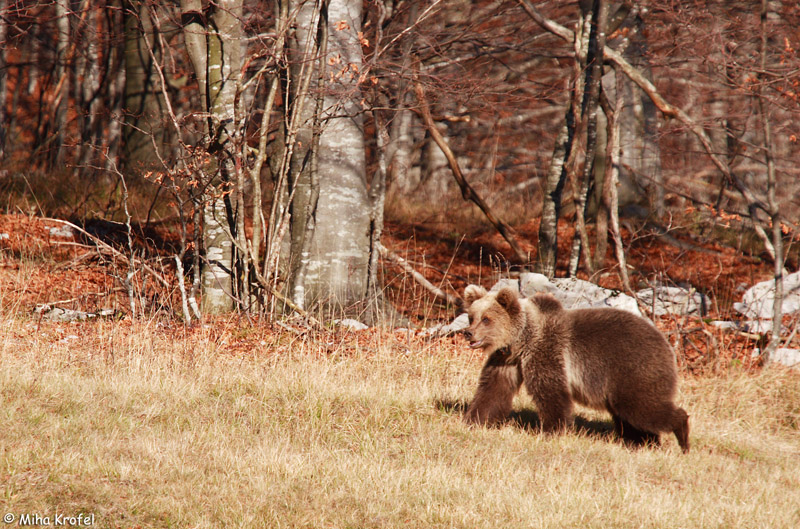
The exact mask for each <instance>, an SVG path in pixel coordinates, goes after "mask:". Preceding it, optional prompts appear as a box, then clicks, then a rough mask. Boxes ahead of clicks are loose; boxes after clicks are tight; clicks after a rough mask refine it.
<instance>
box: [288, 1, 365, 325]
mask: <svg viewBox="0 0 800 529" xmlns="http://www.w3.org/2000/svg"><path fill="white" fill-rule="evenodd" d="M300 4H302V11H301V13H300V15H299V16H298V24H297V25H298V32H297V33H298V42H297V43H296V46H297V47H298V48H299V49H300V50H303V49H307V47H306V46H305V44H306V43H307V40H306V39H308V38H313V34H309V32H305V33H306V34H305V35H301V33H302V32H301V29H300V28H304V27H305V28H314V27H315V24H308V23H306V24H305V25H304V24H303V21H304V20H305V19H306V18H307V17H311V16H314V14H313V12H309V11H308V10H309V9H312V10H313V8H314V6H315V4H316V3H315V2H293V4H291V5H292V6H293V9H294V8H296V7H301V5H300ZM361 8H362V3H361V2H360V1H356V0H332V1H330V2H329V3H328V12H327V14H328V16H327V23H328V27H327V32H328V38H327V53H326V56H325V57H324V58H323V61H322V63H323V64H325V65H326V68H327V71H326V72H325V75H324V76H322V77H321V79H322V86H317V87H315V90H318V91H317V94H316V95H317V97H322V101H321V102H322V105H321V109H322V113H321V115H320V116H319V123H320V127H321V132H320V135H319V138H318V147H317V151H316V153H315V155H316V163H311V164H310V167H309V166H306V167H305V170H310V171H311V172H313V171H314V170H315V169H316V174H315V175H314V174H310V175H309V178H308V179H307V180H302V179H300V180H298V179H297V178H295V181H297V182H298V183H299V184H300V185H301V187H300V188H298V191H297V193H296V194H295V198H294V200H295V201H297V203H296V204H293V206H297V207H294V211H295V213H294V215H293V217H292V222H293V223H297V226H298V227H297V230H302V232H303V236H302V237H300V236H298V235H299V233H298V232H297V231H295V230H294V228H293V231H295V233H293V235H292V244H293V248H292V253H293V256H294V257H293V259H295V260H299V264H300V266H295V267H294V268H293V273H294V274H295V277H293V278H292V279H293V280H292V293H291V294H292V298H293V300H294V301H295V303H298V302H302V304H300V303H298V305H300V306H304V307H310V306H311V304H313V303H320V304H322V305H324V306H325V307H326V311H338V310H341V309H346V308H347V307H349V306H351V305H353V304H354V303H357V302H359V301H362V300H364V299H365V298H366V294H367V292H366V290H367V283H368V268H369V242H370V241H369V234H370V201H369V196H368V193H367V178H366V160H365V157H366V155H365V144H364V134H363V110H362V108H361V106H360V102H361V92H360V89H359V75H360V72H361V69H362V68H361V67H362V61H363V58H362V52H361V43H360V41H359V37H358V33H359V31H361ZM324 22H325V20H324V19H323V23H324ZM295 56H296V55H295ZM306 60H313V59H309V58H307V59H306ZM313 63H314V64H317V63H318V61H316V60H314V61H313ZM317 78H318V77H317V76H316V75H315V76H314V79H317ZM297 81H298V80H297V79H296V81H295V82H297ZM312 92H313V90H312ZM314 107H317V108H320V107H319V105H315V104H314V103H313V102H311V101H307V102H306V103H305V109H306V112H308V111H312V110H313V109H314ZM306 112H304V115H305V114H306ZM314 121H315V120H314V119H310V118H309V119H306V120H305V123H304V124H303V126H304V127H309V126H311V125H312V124H313V122H314ZM311 135H312V133H311V131H309V130H307V131H305V133H302V132H301V133H300V134H298V139H299V140H300V141H301V142H303V143H304V144H306V145H308V144H309V137H310V136H311ZM304 139H305V141H304ZM298 154H299V151H298ZM311 156H312V157H313V156H314V154H312V155H311ZM296 158H298V159H299V158H300V157H299V156H298V157H296ZM302 159H303V160H305V159H307V157H306V156H302ZM293 170H294V171H297V170H298V166H297V165H295V167H294V168H293ZM314 178H316V182H315V181H314ZM315 185H318V186H319V187H318V191H315V189H314V186H315ZM317 192H318V198H317V199H316V200H315V198H316V197H317V195H316V193H317ZM304 201H305V202H304ZM303 214H305V218H298V217H299V216H301V215H303ZM309 222H311V223H312V229H313V232H312V231H311V230H307V229H306V228H307V227H308V223H309ZM307 237H310V239H307Z"/></svg>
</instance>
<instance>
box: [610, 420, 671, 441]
mask: <svg viewBox="0 0 800 529" xmlns="http://www.w3.org/2000/svg"><path fill="white" fill-rule="evenodd" d="M613 417H614V433H615V434H616V435H617V438H619V439H621V440H622V442H623V443H625V444H626V445H628V446H634V447H641V446H659V445H660V444H661V436H660V435H659V434H657V433H652V432H647V431H645V430H640V429H639V428H636V427H635V426H633V425H632V424H631V423H629V422H628V421H626V420H624V419H622V418H620V417H619V416H618V415H614V416H613Z"/></svg>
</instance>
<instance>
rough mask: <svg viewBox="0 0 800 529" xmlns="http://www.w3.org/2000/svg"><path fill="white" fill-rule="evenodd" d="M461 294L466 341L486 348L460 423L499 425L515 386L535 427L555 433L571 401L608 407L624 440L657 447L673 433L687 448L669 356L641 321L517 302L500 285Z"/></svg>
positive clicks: (545, 302) (547, 300)
mask: <svg viewBox="0 0 800 529" xmlns="http://www.w3.org/2000/svg"><path fill="white" fill-rule="evenodd" d="M464 300H465V308H466V310H467V312H468V314H469V319H470V326H469V329H468V330H467V331H466V336H467V338H468V339H469V340H470V346H471V347H474V348H480V349H483V350H484V352H486V353H487V354H488V359H487V361H486V364H485V365H484V367H483V371H482V372H481V375H480V380H479V382H478V390H477V392H476V394H475V398H474V399H473V401H472V403H471V404H470V406H469V408H468V409H467V412H466V416H465V420H466V421H467V422H470V423H479V424H492V423H496V422H499V421H502V420H503V419H504V418H506V417H507V416H508V414H509V413H510V411H511V403H512V401H513V399H514V395H515V394H516V393H517V391H518V390H519V388H520V386H522V385H523V384H524V385H525V388H526V389H527V391H528V393H529V394H530V396H531V397H532V398H533V401H534V403H535V404H536V406H537V408H538V411H539V418H540V421H541V425H542V430H544V431H545V432H556V431H560V430H563V429H564V428H565V427H566V426H567V425H568V424H569V423H570V421H571V416H572V407H573V403H576V402H577V403H578V404H581V405H584V406H589V407H592V408H595V409H601V410H607V411H608V412H609V413H611V416H612V418H613V420H614V431H615V432H616V434H617V435H618V436H619V437H621V438H622V439H623V440H624V441H625V442H626V443H629V444H634V445H644V444H652V445H657V444H659V441H660V439H659V434H660V433H661V432H673V433H674V434H675V436H676V437H677V439H678V443H679V444H680V447H681V449H682V450H683V451H684V452H688V451H689V416H688V415H687V413H686V411H684V410H683V409H682V408H679V407H677V406H676V405H675V403H674V401H675V393H676V389H677V382H678V374H677V368H676V365H675V355H674V354H673V353H672V350H671V348H670V346H669V344H668V343H667V341H666V339H665V338H664V336H663V335H662V334H661V333H660V332H659V331H658V330H657V329H656V328H655V327H654V326H653V325H652V324H651V323H650V322H649V321H647V320H645V319H644V318H641V317H639V316H636V315H634V314H631V313H629V312H625V311H622V310H617V309H611V308H607V309H606V308H604V309H578V310H564V309H563V307H562V306H561V304H560V303H559V302H558V300H556V299H555V298H554V297H552V296H550V295H547V294H537V295H536V296H534V297H533V298H531V299H520V298H519V296H518V295H517V293H516V292H515V291H514V290H512V289H510V288H505V289H502V290H500V291H498V292H494V293H487V292H486V290H484V289H483V288H482V287H479V286H476V285H470V286H468V287H467V289H466V290H465V292H464Z"/></svg>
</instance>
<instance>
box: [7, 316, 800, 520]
mask: <svg viewBox="0 0 800 529" xmlns="http://www.w3.org/2000/svg"><path fill="white" fill-rule="evenodd" d="M0 329H2V330H0V513H2V514H5V513H11V514H13V515H14V516H16V517H17V520H18V519H19V518H18V517H19V516H20V515H21V514H25V513H29V514H39V515H40V516H51V517H53V516H54V515H55V514H57V513H62V514H65V515H67V516H77V515H78V514H79V513H85V514H94V515H95V524H94V526H95V527H126V528H127V527H179V528H183V527H187V528H188V527H192V528H195V527H196V528H212V527H214V528H216V527H275V528H290V527H291V528H295V527H309V528H325V527H330V528H339V527H341V528H381V527H425V528H434V527H441V528H480V527H509V528H512V527H513V528H518V527H537V528H549V527H553V528H556V527H558V528H561V527H596V528H603V529H608V528H614V527H648V528H651V527H657V528H662V527H663V528H689V527H691V528H707V527H708V528H711V527H714V528H717V527H719V528H723V527H735V528H758V529H761V528H765V527H770V528H784V527H785V528H794V527H798V526H800V431H799V429H800V376H798V374H791V373H787V372H784V371H779V370H770V371H765V372H763V373H758V374H745V373H740V374H737V373H732V374H729V375H727V376H724V377H715V378H685V379H684V380H683V383H682V395H681V399H680V400H681V403H682V405H683V406H684V407H685V408H686V409H687V410H688V411H689V413H690V415H691V421H692V428H693V430H692V435H691V440H692V452H691V453H690V454H688V455H682V454H681V453H680V450H679V449H678V446H677V443H676V441H675V439H674V437H671V436H670V437H665V438H664V442H663V444H662V447H661V448H658V449H642V450H629V449H627V448H625V447H623V446H621V445H620V444H618V443H616V442H614V441H613V440H611V439H610V436H609V429H610V419H609V418H608V417H607V416H605V415H603V414H599V413H598V414H596V413H593V412H590V411H588V410H585V409H579V410H577V412H578V413H577V420H576V429H575V431H572V432H570V433H568V434H566V435H563V436H555V437H548V436H543V435H541V434H540V433H538V432H537V431H536V430H535V428H531V426H533V425H535V421H536V417H535V414H534V410H532V408H531V403H530V401H529V400H528V398H527V397H526V396H524V395H523V396H521V397H519V398H518V400H517V403H516V409H517V410H518V412H517V413H516V416H515V420H513V421H511V422H510V423H509V424H507V425H506V426H503V427H501V428H496V429H480V428H468V427H466V426H465V425H464V424H462V422H461V418H460V415H461V411H462V410H463V407H464V405H465V403H466V402H467V401H468V399H469V397H470V395H471V393H472V391H473V390H474V387H475V384H476V381H477V375H478V372H479V370H480V367H481V359H480V358H479V357H478V356H477V355H476V354H473V353H471V352H469V351H468V350H467V349H466V348H465V347H463V345H462V343H461V342H460V339H446V340H442V341H440V342H437V341H425V340H422V339H421V338H419V337H416V336H409V335H406V334H404V333H392V332H389V331H383V332H366V333H351V334H346V333H345V334H342V333H338V334H324V333H323V334H315V333H311V332H306V331H303V330H302V329H296V330H294V331H291V330H289V329H283V330H280V331H279V332H270V333H266V332H264V331H263V329H261V328H260V327H259V326H258V325H253V326H249V327H248V326H247V325H246V324H244V323H243V322H237V324H236V325H228V326H226V325H222V324H221V325H219V326H217V325H208V324H207V325H205V326H201V327H197V328H194V329H192V330H189V331H185V330H183V328H182V327H171V326H169V325H166V324H163V323H159V322H158V321H155V320H154V321H150V322H146V321H145V322H130V321H125V320H123V321H118V322H109V321H105V322H104V321H100V322H88V323H80V324H63V323H62V324H57V323H49V322H42V321H38V320H36V319H35V318H32V317H30V316H27V315H19V314H14V313H13V311H12V312H8V311H6V312H5V313H4V314H2V316H0ZM220 329H222V330H220ZM16 524H17V522H13V523H12V524H7V525H8V526H14V525H16Z"/></svg>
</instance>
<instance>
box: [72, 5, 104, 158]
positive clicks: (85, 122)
mask: <svg viewBox="0 0 800 529" xmlns="http://www.w3.org/2000/svg"><path fill="white" fill-rule="evenodd" d="M84 9H86V10H88V11H87V14H86V23H85V28H86V29H85V31H84V35H85V37H84V41H85V42H86V60H85V61H84V67H83V83H81V85H80V88H81V93H80V96H81V98H80V100H81V107H82V110H83V116H82V117H81V129H82V130H81V140H82V141H81V147H80V157H79V160H78V164H79V165H86V164H87V163H89V162H90V161H91V159H92V158H93V155H92V153H93V152H94V150H95V149H96V148H97V147H98V146H97V143H99V135H100V131H99V130H98V129H99V128H98V126H97V117H98V115H97V114H98V113H97V109H98V106H99V104H100V100H101V99H100V94H99V93H98V90H99V88H100V65H99V60H100V55H99V52H98V46H97V44H98V42H97V40H98V31H97V13H98V11H99V9H100V8H98V7H95V6H93V5H90V4H89V3H88V2H87V3H86V5H85V7H84Z"/></svg>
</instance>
